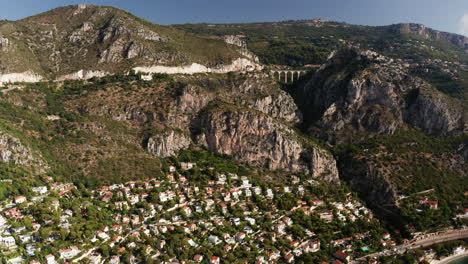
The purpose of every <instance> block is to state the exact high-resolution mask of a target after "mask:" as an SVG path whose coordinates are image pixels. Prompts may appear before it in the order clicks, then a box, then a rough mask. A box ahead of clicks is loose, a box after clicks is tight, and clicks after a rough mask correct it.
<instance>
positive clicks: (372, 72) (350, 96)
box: [299, 50, 467, 143]
mask: <svg viewBox="0 0 468 264" xmlns="http://www.w3.org/2000/svg"><path fill="white" fill-rule="evenodd" d="M299 97H300V98H299V100H303V101H302V103H301V104H302V106H301V108H302V110H303V112H304V114H305V120H306V122H308V123H309V124H311V125H310V132H311V133H312V134H314V135H316V136H319V137H321V138H323V139H325V140H327V141H329V142H331V143H340V142H343V141H347V140H349V139H350V138H351V137H353V138H354V139H355V138H356V137H361V136H364V137H372V136H375V135H380V134H393V133H394V132H395V130H396V129H397V128H400V127H404V126H405V125H412V126H415V127H418V128H421V129H422V130H424V131H425V132H426V133H427V134H430V135H438V136H440V135H451V134H457V133H462V132H463V131H466V128H465V126H466V125H465V124H466V120H467V119H466V114H464V113H463V107H461V106H458V104H457V103H456V102H453V100H452V99H450V98H448V97H447V96H444V95H443V94H441V93H440V92H438V91H437V90H435V89H434V88H432V87H431V86H430V85H429V84H427V83H425V82H424V81H422V80H420V79H418V78H415V77H412V76H410V75H409V74H408V73H407V72H406V71H405V69H404V67H403V66H402V65H400V64H398V63H394V62H393V61H392V60H391V59H389V58H386V57H383V56H381V55H379V54H377V53H374V52H370V51H356V50H345V51H342V52H339V53H336V54H334V55H333V56H332V57H331V58H330V60H329V61H328V63H327V64H325V65H324V66H322V68H321V69H320V70H319V71H318V72H317V73H316V74H315V75H314V77H313V78H312V79H311V80H310V81H309V82H308V83H307V84H306V85H305V87H304V89H303V91H302V93H300V95H299Z"/></svg>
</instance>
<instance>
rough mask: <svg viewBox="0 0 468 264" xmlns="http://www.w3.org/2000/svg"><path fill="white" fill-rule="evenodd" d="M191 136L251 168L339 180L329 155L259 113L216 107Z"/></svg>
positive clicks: (209, 147)
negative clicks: (302, 173)
mask: <svg viewBox="0 0 468 264" xmlns="http://www.w3.org/2000/svg"><path fill="white" fill-rule="evenodd" d="M193 133H194V135H195V138H196V141H197V142H198V143H199V144H202V145H206V146H207V147H208V149H210V150H212V151H215V152H218V153H223V154H227V155H231V156H233V157H234V158H236V159H238V160H240V161H242V162H245V163H247V164H249V165H251V166H257V167H265V168H268V169H270V170H286V171H291V172H304V173H310V174H311V175H312V176H313V177H315V178H321V179H324V180H328V181H337V180H338V171H337V168H336V163H335V160H334V158H333V156H332V155H331V154H330V153H328V152H327V151H325V150H323V149H321V148H319V147H317V146H312V145H308V144H306V143H305V142H303V141H302V140H301V139H300V137H299V136H298V135H297V134H296V133H295V132H294V131H293V130H292V129H290V128H289V127H287V126H285V125H283V124H281V123H280V122H277V121H275V120H274V119H272V118H271V117H268V116H266V115H265V114H263V113H260V112H256V111H252V110H243V109H237V108H235V107H233V106H226V105H222V106H219V107H218V106H216V107H214V108H211V109H209V110H205V112H204V113H202V114H201V116H200V118H199V119H198V120H196V121H195V124H194V125H193Z"/></svg>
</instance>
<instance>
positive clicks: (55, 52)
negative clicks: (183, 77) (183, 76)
mask: <svg viewBox="0 0 468 264" xmlns="http://www.w3.org/2000/svg"><path fill="white" fill-rule="evenodd" d="M0 56H1V57H2V60H1V61H0V68H1V70H0V75H5V74H10V75H11V74H16V77H17V78H15V80H12V81H23V82H34V81H36V79H31V78H18V77H21V76H24V75H20V73H23V72H32V73H34V74H35V75H37V76H39V77H40V79H52V80H55V79H59V80H65V79H89V78H92V77H101V76H103V75H107V74H115V73H128V72H129V71H130V70H131V69H132V68H135V69H136V70H137V71H141V72H148V73H155V72H158V73H190V74H192V73H206V72H223V73H224V72H229V71H252V70H256V69H261V67H262V66H261V65H259V64H258V59H256V58H255V56H253V55H251V54H250V53H249V52H248V51H246V49H245V47H239V46H237V45H235V44H234V43H233V44H228V43H226V42H225V41H224V40H223V39H213V38H206V37H201V36H196V35H193V34H187V33H185V32H183V31H180V30H177V29H175V28H173V27H170V26H160V25H156V24H152V23H150V22H147V21H144V20H143V19H140V18H137V17H135V16H133V15H131V14H129V13H127V12H125V11H123V10H120V9H117V8H112V7H103V6H93V5H75V6H67V7H61V8H57V9H54V10H51V11H49V12H46V13H42V14H39V15H36V16H32V17H28V18H25V19H22V20H18V21H7V22H5V23H2V24H1V25H0ZM4 79H5V78H4ZM7 81H8V80H7Z"/></svg>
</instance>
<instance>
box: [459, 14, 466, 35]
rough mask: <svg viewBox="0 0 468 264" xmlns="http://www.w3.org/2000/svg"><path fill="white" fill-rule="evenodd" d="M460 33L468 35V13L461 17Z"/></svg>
mask: <svg viewBox="0 0 468 264" xmlns="http://www.w3.org/2000/svg"><path fill="white" fill-rule="evenodd" d="M460 34H462V35H465V36H467V37H468V14H465V15H464V16H462V17H461V19H460Z"/></svg>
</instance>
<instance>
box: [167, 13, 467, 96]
mask: <svg viewBox="0 0 468 264" xmlns="http://www.w3.org/2000/svg"><path fill="white" fill-rule="evenodd" d="M176 27H178V28H180V29H184V30H187V31H190V32H194V33H197V34H205V35H210V36H218V37H220V38H221V37H223V36H225V35H238V36H240V37H242V38H243V39H244V40H245V41H246V43H247V47H248V48H249V49H250V50H251V51H253V52H254V53H255V54H256V55H258V56H259V58H260V61H261V62H262V63H264V64H267V65H272V64H273V65H276V64H280V65H288V66H291V67H303V66H304V65H307V64H316V65H317V64H322V63H325V62H326V60H327V56H328V54H329V53H330V52H332V51H333V50H337V49H340V48H343V47H346V46H354V47H359V48H361V49H369V50H373V51H376V52H379V53H381V54H382V55H385V56H388V57H390V58H393V59H395V60H401V61H402V62H404V65H405V67H406V68H409V69H410V71H411V72H412V74H414V75H416V76H419V77H422V78H424V79H425V80H427V81H429V82H430V83H431V84H433V85H434V87H436V88H437V89H438V90H440V91H442V92H444V93H447V94H449V95H452V96H453V97H455V98H463V99H464V100H465V101H467V102H468V89H467V87H468V52H467V51H468V45H467V44H468V38H467V37H464V36H461V35H457V34H453V33H446V32H440V31H437V30H433V29H431V28H428V27H426V26H424V25H421V24H396V25H390V26H381V27H370V26H360V25H351V24H346V23H338V22H333V21H327V20H323V19H312V20H298V21H283V22H272V23H249V24H186V25H177V26H176Z"/></svg>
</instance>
